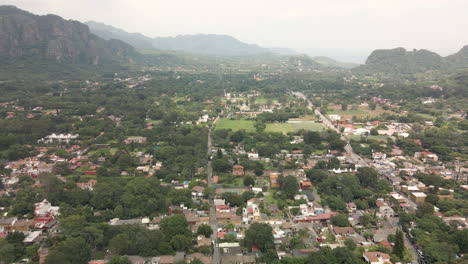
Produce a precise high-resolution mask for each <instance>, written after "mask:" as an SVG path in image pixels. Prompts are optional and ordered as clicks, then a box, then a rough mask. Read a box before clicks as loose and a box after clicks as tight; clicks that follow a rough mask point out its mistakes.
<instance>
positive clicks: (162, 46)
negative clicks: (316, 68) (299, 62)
mask: <svg viewBox="0 0 468 264" xmlns="http://www.w3.org/2000/svg"><path fill="white" fill-rule="evenodd" d="M85 24H86V25H88V26H89V28H90V30H91V32H93V33H94V34H96V35H98V36H100V37H102V38H104V39H108V40H109V39H120V40H122V41H125V42H127V43H129V44H130V45H132V46H134V47H135V48H136V49H140V50H144V49H159V50H170V51H180V52H186V53H190V54H196V55H209V56H251V55H261V54H268V53H272V51H271V50H269V49H267V48H262V47H260V46H258V45H255V44H247V43H244V42H242V41H239V40H237V39H235V38H233V37H231V36H228V35H216V34H196V35H179V36H175V37H156V38H150V37H147V36H144V35H142V34H140V33H128V32H126V31H124V30H122V29H119V28H116V27H113V26H110V25H106V24H103V23H98V22H94V21H88V22H86V23H85Z"/></svg>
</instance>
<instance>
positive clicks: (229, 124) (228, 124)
mask: <svg viewBox="0 0 468 264" xmlns="http://www.w3.org/2000/svg"><path fill="white" fill-rule="evenodd" d="M254 124H255V121H253V120H245V119H236V120H231V119H228V118H223V119H220V120H219V121H218V123H217V124H216V129H232V131H238V130H241V129H245V130H246V131H247V132H254V131H255V127H254ZM301 129H305V130H311V131H322V130H323V129H324V127H323V125H322V124H321V123H314V122H310V121H294V122H288V123H269V124H267V125H266V129H265V131H266V132H277V133H284V132H286V133H288V132H295V131H299V130H301Z"/></svg>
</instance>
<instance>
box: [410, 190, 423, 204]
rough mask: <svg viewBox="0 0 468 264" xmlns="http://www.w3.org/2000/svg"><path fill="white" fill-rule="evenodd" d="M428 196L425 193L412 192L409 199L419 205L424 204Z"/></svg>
mask: <svg viewBox="0 0 468 264" xmlns="http://www.w3.org/2000/svg"><path fill="white" fill-rule="evenodd" d="M426 197H427V195H426V194H425V193H423V192H411V193H410V195H409V198H410V199H411V200H413V201H414V202H415V203H417V204H422V203H424V202H425V201H426Z"/></svg>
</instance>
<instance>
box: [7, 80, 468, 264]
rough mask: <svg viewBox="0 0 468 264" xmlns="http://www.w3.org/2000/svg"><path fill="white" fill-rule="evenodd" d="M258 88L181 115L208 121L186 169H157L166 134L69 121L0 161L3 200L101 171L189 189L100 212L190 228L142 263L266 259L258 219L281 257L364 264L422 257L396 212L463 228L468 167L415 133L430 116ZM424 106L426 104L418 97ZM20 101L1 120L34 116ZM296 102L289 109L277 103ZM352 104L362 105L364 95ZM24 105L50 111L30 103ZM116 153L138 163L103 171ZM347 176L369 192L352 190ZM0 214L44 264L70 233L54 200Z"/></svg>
mask: <svg viewBox="0 0 468 264" xmlns="http://www.w3.org/2000/svg"><path fill="white" fill-rule="evenodd" d="M258 78H260V76H255V79H256V80H258ZM149 79H150V78H149V77H147V76H146V77H144V78H143V79H141V80H135V81H131V80H129V79H125V80H122V79H116V81H118V82H125V83H128V87H129V88H132V87H133V86H134V85H138V82H139V81H143V82H144V81H148V80H149ZM263 96H264V95H263V94H262V93H260V92H248V93H230V92H226V93H225V95H224V97H223V98H221V100H217V101H216V102H218V103H219V104H220V106H221V107H222V109H221V112H218V113H216V112H215V111H213V108H212V106H213V105H214V104H215V103H216V102H215V101H210V102H207V103H205V105H207V106H208V107H205V108H204V109H203V111H201V112H200V116H199V117H196V116H195V117H194V120H193V121H189V122H185V123H186V125H188V126H190V125H193V126H200V127H206V128H207V129H208V133H207V134H206V137H208V139H207V144H208V149H207V151H208V156H207V157H201V159H202V160H205V161H204V162H205V164H203V163H202V164H201V165H202V166H200V167H197V168H196V169H195V171H194V172H193V173H191V176H190V177H189V178H184V179H177V178H172V179H171V178H160V177H161V176H159V175H160V174H161V172H162V171H166V170H167V166H170V163H166V160H169V159H168V158H167V157H166V156H165V155H166V154H164V155H162V154H161V153H160V152H158V148H161V149H162V148H165V145H167V143H165V142H156V144H155V141H154V137H152V138H151V139H149V138H148V137H147V136H143V135H132V136H127V137H119V139H117V140H115V139H112V138H110V140H109V141H108V142H105V141H102V142H101V141H99V142H96V143H92V141H90V140H89V137H83V136H82V135H80V134H78V133H75V132H76V130H75V131H69V132H68V133H60V132H55V133H51V134H49V135H45V136H44V137H42V138H39V139H37V140H36V144H34V145H33V146H31V148H33V149H34V151H33V153H35V155H34V156H28V157H22V158H20V159H17V160H9V161H7V162H5V163H4V165H3V168H2V170H1V176H2V178H1V180H2V186H3V189H1V190H0V196H2V197H10V196H11V197H14V196H15V195H16V193H17V192H18V188H22V187H23V185H24V184H26V183H27V182H30V183H29V184H31V188H33V189H38V188H46V190H47V189H49V188H53V186H52V187H51V186H46V185H48V184H50V183H47V181H49V180H47V179H45V178H46V177H45V176H44V175H48V176H47V177H55V179H56V180H57V181H58V182H60V183H61V184H63V186H64V187H63V188H78V189H81V190H83V192H84V193H90V194H92V193H93V192H96V191H98V190H99V185H100V182H101V181H102V180H106V181H107V179H106V178H105V177H106V176H103V174H104V173H105V172H106V171H109V169H110V170H115V171H114V172H113V173H117V174H118V177H122V178H134V177H141V178H145V179H150V178H159V179H160V185H161V186H162V187H164V188H166V189H167V190H174V191H177V192H180V193H187V194H188V200H187V201H186V202H175V201H173V202H171V201H169V202H168V203H167V209H165V210H162V211H160V212H157V213H151V214H148V215H141V216H140V217H133V218H132V217H128V215H127V216H125V214H121V215H122V216H120V217H118V216H119V215H118V214H114V215H112V214H107V215H106V217H104V218H102V219H104V220H105V223H106V224H107V225H109V226H114V227H119V226H130V225H132V226H133V225H134V226H139V227H141V228H144V229H146V230H151V231H155V230H156V231H158V230H162V229H164V224H162V223H163V222H164V221H165V220H164V219H165V218H172V217H174V216H176V215H181V216H183V218H184V221H186V223H188V226H189V229H190V231H189V232H190V234H193V235H192V237H191V243H190V244H189V245H187V246H184V247H180V248H178V247H175V250H174V254H169V255H159V256H138V255H131V254H126V256H127V257H128V259H129V261H130V262H131V263H138V264H140V263H141V264H144V263H152V264H168V263H192V262H191V261H194V260H195V259H196V260H197V261H201V263H206V264H208V263H223V264H224V263H226V264H227V263H244V264H246V263H266V262H265V261H261V260H260V261H259V259H261V257H262V255H265V254H266V253H265V252H266V251H265V250H264V248H263V247H265V245H263V246H262V245H258V244H256V243H258V242H245V241H247V240H252V239H253V240H254V241H255V238H252V233H254V232H262V231H256V229H255V228H257V229H259V230H260V227H259V226H257V225H258V224H264V225H266V226H268V228H269V229H270V230H271V236H272V237H271V238H272V241H271V243H272V244H271V245H269V248H270V249H273V250H274V252H275V254H276V255H277V257H278V259H279V260H281V259H285V260H286V259H288V258H303V257H307V256H308V255H310V254H311V253H313V252H317V251H319V250H320V249H321V248H327V247H328V248H331V249H336V248H341V247H347V248H350V249H352V250H357V249H359V252H361V253H360V257H361V259H362V261H364V262H366V263H370V264H381V263H382V264H383V263H412V262H413V263H426V262H425V258H426V257H425V254H424V253H423V251H422V250H421V246H420V245H418V244H417V243H416V242H415V238H414V234H413V232H412V229H417V228H418V224H417V223H418V221H419V220H417V219H414V220H410V221H408V222H402V220H401V219H400V217H401V216H402V214H403V215H406V218H408V215H418V214H422V212H421V211H422V210H421V208H420V207H421V206H423V207H424V208H425V209H424V210H426V211H427V210H428V209H427V207H429V212H430V213H429V214H432V215H433V216H434V217H437V218H438V219H440V221H442V222H443V223H445V224H446V225H448V226H451V227H453V228H455V229H456V230H458V231H462V230H467V228H468V222H467V220H466V217H465V216H466V201H463V202H462V203H463V204H464V205H460V204H459V203H457V202H456V201H457V200H459V199H460V197H466V193H467V192H468V185H467V180H468V179H467V177H468V169H467V166H466V163H465V162H464V161H459V160H455V161H447V158H440V157H439V156H438V155H437V154H436V153H434V152H432V151H430V150H429V149H426V148H424V142H423V141H422V140H421V139H418V138H414V136H413V135H412V133H413V129H414V126H418V127H419V129H421V127H427V128H430V127H433V126H434V124H433V122H427V121H424V122H420V123H418V124H416V125H415V124H414V123H411V122H402V121H397V120H388V119H380V120H379V116H375V117H374V118H372V119H368V120H362V118H359V117H356V116H353V117H352V118H351V117H350V114H347V113H346V110H345V109H343V110H341V109H340V110H336V111H335V110H332V109H333V108H332V109H328V111H327V112H325V110H323V107H322V109H321V108H320V107H315V106H314V105H313V103H312V102H311V101H309V99H307V98H306V97H305V96H304V95H303V94H302V93H299V92H297V93H291V94H286V95H285V96H284V97H282V98H279V99H274V98H269V99H262V98H263ZM184 100H185V99H184ZM371 102H372V103H374V104H377V105H378V107H379V108H381V107H382V106H388V107H389V108H390V109H391V108H396V107H398V106H396V105H393V104H391V102H390V101H389V100H386V99H381V98H372V100H371ZM430 103H433V102H432V101H430V100H426V101H424V102H423V104H430ZM15 105H16V103H15V102H10V103H7V104H2V107H4V108H6V109H7V111H8V112H6V113H7V116H6V117H5V118H6V119H11V118H14V117H15V116H17V115H22V114H23V113H26V114H27V116H28V118H29V116H30V115H32V114H29V113H28V111H26V110H24V109H21V108H18V107H15ZM292 105H294V106H293V107H292V109H293V110H294V111H291V110H288V111H290V112H285V109H286V108H288V109H291V106H292ZM338 107H340V106H339V105H338V106H337V108H338ZM353 107H354V106H353ZM356 107H357V109H369V104H368V103H363V104H361V105H359V106H356ZM103 110H104V107H101V108H99V109H98V111H97V116H96V117H98V116H99V118H100V119H103V117H102V116H103V113H104V112H103ZM321 111H322V112H323V114H322V112H321ZM353 111H354V110H350V112H351V113H352V112H353ZM356 111H357V110H356ZM356 111H355V112H356ZM381 111H384V110H381ZM32 112H33V113H34V112H37V113H41V114H44V113H47V112H46V111H44V110H43V109H42V108H37V107H36V108H35V109H33V111H32ZM403 114H405V113H403ZM351 115H352V114H351ZM96 117H93V115H91V118H96ZM104 118H107V119H108V120H109V124H114V126H115V127H116V128H118V127H119V126H121V125H122V124H121V119H120V118H118V117H116V116H114V115H109V116H107V117H104ZM148 120H150V119H149V118H148V117H147V118H146V127H145V128H144V129H143V130H146V131H147V132H145V135H147V134H148V133H149V132H150V131H156V129H157V126H158V125H159V123H158V122H152V121H151V120H150V121H148ZM259 120H261V121H259ZM181 124H182V122H181ZM264 131H265V132H268V133H272V134H271V136H266V138H265V139H259V140H256V139H254V137H255V136H256V133H257V134H259V133H264ZM105 133H109V132H101V133H100V134H98V136H97V137H98V138H99V137H105V136H106V135H105ZM402 141H405V142H409V141H411V142H410V143H408V144H410V145H411V148H412V149H415V150H417V151H414V150H412V151H408V149H407V147H406V145H405V144H403V143H401V142H402ZM277 142H279V143H277ZM273 144H274V145H275V147H272V145H273ZM148 146H149V147H150V150H148V149H149V148H148ZM153 146H154V147H153ZM277 146H284V149H281V148H276V147H277ZM309 146H311V147H309ZM153 149H154V151H153ZM122 150H123V151H125V153H128V154H125V155H126V156H125V157H126V158H128V159H131V160H132V162H131V163H130V164H127V165H125V166H119V165H118V164H119V161H120V160H121V159H123V158H122V155H121V156H120V158H119V159H118V160H117V163H114V164H117V165H116V166H117V167H116V169H113V168H109V165H108V164H109V159H113V155H115V154H116V153H117V152H121V151H122ZM171 162H172V161H171ZM168 164H169V165H168ZM103 168H108V169H107V170H106V169H103ZM103 171H104V172H103ZM356 179H358V181H360V183H356V182H355V180H356ZM366 181H373V182H366ZM444 182H446V183H445V184H444ZM447 182H450V184H447ZM70 183H72V185H74V186H72V185H70ZM355 184H357V185H356V186H357V187H359V188H363V190H364V191H363V190H355V189H352V188H354V187H356V186H354V185H355ZM379 185H381V186H379ZM447 186H450V187H447ZM66 191H67V190H66V189H65V192H66ZM185 191H186V192H185ZM359 192H364V193H363V194H360V193H359ZM46 196H47V195H46ZM336 197H339V198H336ZM434 200H435V202H434ZM444 201H445V202H444ZM451 202H453V203H451ZM439 204H441V205H442V206H441V208H439ZM460 206H461V207H460ZM0 210H1V212H2V215H1V218H0V237H3V238H6V237H8V236H9V235H10V234H12V233H16V232H20V233H22V234H23V235H24V236H23V240H22V243H23V244H24V246H28V247H32V246H34V245H35V247H33V248H35V249H37V252H38V256H39V257H38V263H48V262H46V258H47V255H48V248H47V246H46V244H47V243H46V241H48V240H50V239H52V238H53V237H54V236H58V235H59V234H60V233H62V232H64V231H63V228H65V224H62V223H61V221H65V220H63V219H67V218H63V217H62V216H61V214H62V208H61V206H60V202H58V203H57V201H55V202H51V201H48V200H47V199H43V200H40V201H37V202H36V203H34V209H33V211H31V213H27V214H24V215H21V214H18V213H15V209H13V211H12V209H11V208H8V207H1V208H0ZM68 210H69V209H68ZM115 210H116V209H114V211H115ZM26 211H27V210H26ZM97 213H100V211H99V210H98V209H97V208H95V209H94V214H95V215H96V214H97ZM423 213H427V212H423ZM410 219H411V218H410ZM405 221H406V220H405ZM200 229H202V230H205V231H200ZM206 229H208V230H210V231H209V232H207V231H206ZM402 229H404V237H403V238H402V239H403V241H404V242H403V248H404V254H403V255H401V257H402V259H399V260H396V258H395V255H394V254H395V250H394V247H395V246H402V245H396V244H397V243H401V241H400V242H397V240H396V239H395V237H396V236H397V235H396V234H397V233H398V232H399V230H402ZM400 232H401V231H400ZM463 234H467V233H466V232H464V233H463ZM262 235H263V234H254V236H262ZM108 254H109V250H108ZM111 254H112V252H111ZM392 254H393V255H392ZM107 261H108V255H106V254H104V255H102V259H101V260H99V259H97V260H90V261H89V262H88V263H89V264H91V263H93V264H97V263H107ZM288 263H289V262H288Z"/></svg>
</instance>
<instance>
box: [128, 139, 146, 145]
mask: <svg viewBox="0 0 468 264" xmlns="http://www.w3.org/2000/svg"><path fill="white" fill-rule="evenodd" d="M124 142H125V144H132V143H135V144H144V143H146V137H128V138H126V139H125V140H124Z"/></svg>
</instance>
